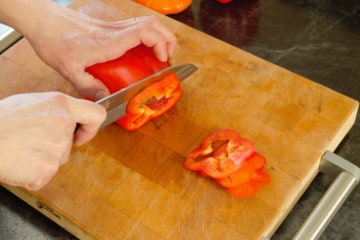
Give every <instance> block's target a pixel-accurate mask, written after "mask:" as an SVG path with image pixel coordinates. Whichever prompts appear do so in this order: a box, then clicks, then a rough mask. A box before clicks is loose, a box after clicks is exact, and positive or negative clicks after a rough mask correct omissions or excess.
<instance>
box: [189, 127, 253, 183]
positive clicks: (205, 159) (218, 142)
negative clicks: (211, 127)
mask: <svg viewBox="0 0 360 240" xmlns="http://www.w3.org/2000/svg"><path fill="white" fill-rule="evenodd" d="M253 151H254V145H253V143H252V142H251V141H250V140H247V139H244V138H242V137H241V136H240V134H239V133H238V132H237V131H235V130H233V129H223V130H219V131H216V132H214V133H213V134H211V135H209V136H208V137H206V138H205V139H204V140H203V141H202V142H201V144H200V146H199V147H198V148H197V149H195V150H194V151H192V152H191V153H189V154H188V155H187V157H186V158H185V161H184V165H185V167H187V168H188V169H190V170H193V171H198V172H199V173H201V174H205V175H208V176H210V177H213V178H222V177H225V176H227V175H229V174H231V173H233V172H235V171H236V170H238V169H239V168H240V167H241V166H242V165H243V162H244V160H245V159H246V158H247V157H248V156H250V155H251V154H252V153H253Z"/></svg>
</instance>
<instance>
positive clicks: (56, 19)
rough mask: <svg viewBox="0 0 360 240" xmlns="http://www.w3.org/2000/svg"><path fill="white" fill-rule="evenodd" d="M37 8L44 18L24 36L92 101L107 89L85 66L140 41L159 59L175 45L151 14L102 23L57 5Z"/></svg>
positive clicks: (27, 29)
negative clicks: (44, 14) (43, 13)
mask: <svg viewBox="0 0 360 240" xmlns="http://www.w3.org/2000/svg"><path fill="white" fill-rule="evenodd" d="M41 11H42V12H44V11H46V12H47V14H46V20H45V19H42V20H39V21H35V22H36V24H37V26H36V29H32V28H26V29H24V31H23V33H24V35H25V37H27V39H28V40H29V41H30V43H31V45H32V46H33V48H34V49H35V51H36V53H37V54H38V55H39V56H40V57H41V58H42V59H43V60H44V61H45V62H46V63H47V64H48V65H49V66H51V67H52V68H54V69H56V70H57V71H58V72H59V73H61V74H62V75H63V76H64V77H65V78H66V79H67V80H68V81H70V82H71V83H72V84H73V86H74V87H75V88H76V89H77V91H78V92H79V93H80V94H82V95H83V96H87V97H89V98H91V99H93V100H98V99H100V98H102V97H105V96H106V95H108V94H109V92H108V89H107V88H106V87H105V86H104V84H103V83H101V82H100V81H98V80H96V79H94V78H93V77H92V76H91V75H90V74H88V73H87V72H85V68H86V67H88V66H90V65H93V64H95V63H100V62H105V61H108V60H112V59H115V58H118V57H120V56H121V55H123V54H124V53H125V52H126V51H127V50H129V49H131V48H133V47H135V46H137V45H139V44H141V43H142V44H144V45H146V46H148V47H152V48H153V50H154V53H155V54H156V56H157V57H158V59H159V60H161V61H167V60H168V59H169V58H171V56H172V54H173V51H174V48H175V44H176V38H175V36H174V35H173V33H171V32H170V31H169V30H168V29H167V28H166V27H165V26H164V25H163V24H161V23H160V21H159V20H158V19H157V18H155V17H139V18H132V19H129V20H126V21H118V22H105V21H101V20H97V19H94V18H91V17H89V16H86V15H83V14H81V13H77V12H75V11H72V10H70V9H67V8H64V7H61V6H59V5H57V4H48V5H47V8H46V9H41ZM41 17H43V16H41ZM39 24H40V26H39ZM39 29H41V31H39Z"/></svg>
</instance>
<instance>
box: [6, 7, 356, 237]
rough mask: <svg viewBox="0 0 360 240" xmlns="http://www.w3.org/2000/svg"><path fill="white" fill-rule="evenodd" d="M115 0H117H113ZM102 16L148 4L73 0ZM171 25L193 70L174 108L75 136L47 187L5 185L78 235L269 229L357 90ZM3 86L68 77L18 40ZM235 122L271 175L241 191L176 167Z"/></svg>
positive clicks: (64, 85)
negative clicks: (129, 125)
mask: <svg viewBox="0 0 360 240" xmlns="http://www.w3.org/2000/svg"><path fill="white" fill-rule="evenodd" d="M120 2H121V3H120ZM70 7H71V8H73V9H75V10H77V11H81V12H83V13H86V14H89V15H91V16H95V17H98V18H102V19H106V20H119V19H124V18H127V17H128V16H141V15H150V14H155V13H153V12H151V11H150V10H148V9H145V8H143V7H141V6H139V5H137V4H135V3H133V2H132V1H115V0H106V1H105V0H103V2H100V1H97V0H95V1H86V0H78V1H74V3H73V4H72V5H71V6H70ZM159 17H160V18H161V20H162V21H163V22H164V23H165V24H167V25H168V27H170V28H171V29H172V30H173V31H174V32H175V33H176V36H177V37H178V46H177V48H176V52H175V56H174V58H173V59H172V63H173V64H177V63H188V62H189V63H193V64H195V65H197V66H198V67H199V70H198V71H197V72H196V73H195V74H193V75H192V76H190V77H189V78H188V79H186V80H185V81H184V82H183V83H182V84H181V85H182V89H183V97H182V99H181V100H180V102H179V103H178V104H177V105H176V107H175V108H173V109H172V110H171V111H170V112H168V113H166V114H165V115H164V116H162V117H160V118H158V119H156V120H154V121H152V122H151V123H148V124H147V125H146V126H145V127H143V128H142V129H141V130H139V131H136V132H127V131H125V130H123V129H121V128H120V127H118V126H116V125H111V126H109V127H107V128H105V129H103V130H101V131H100V132H99V133H98V135H97V136H96V137H95V139H93V140H92V141H91V142H90V143H88V144H86V145H84V146H82V147H80V148H74V149H73V152H72V155H71V160H70V161H69V163H68V164H66V165H65V166H63V167H62V168H61V169H60V171H59V173H58V174H57V175H56V176H55V178H54V179H53V180H52V181H51V182H50V183H49V184H48V185H47V186H45V187H44V188H43V189H42V190H40V191H37V192H28V191H25V190H23V189H19V188H14V187H9V186H5V187H7V188H8V189H9V190H10V191H12V192H14V193H15V194H16V195H18V196H19V197H20V198H22V199H23V200H25V201H26V202H28V203H29V204H31V205H32V206H33V207H35V208H36V209H38V210H39V211H41V212H42V213H44V214H45V215H46V216H48V217H49V218H50V219H52V220H53V221H55V222H57V223H58V224H60V225H61V226H62V227H64V228H65V229H67V230H68V231H69V232H71V233H73V234H74V235H75V236H77V237H79V238H81V239H87V238H88V239H260V238H261V236H267V237H270V236H271V235H272V234H273V232H274V231H275V230H276V228H277V227H278V226H279V224H280V223H281V222H282V220H283V219H284V218H285V217H286V215H287V213H288V212H289V211H290V210H291V208H292V207H293V206H294V204H295V203H296V201H297V200H298V199H299V197H300V196H301V194H302V193H303V192H304V190H305V189H306V188H307V186H308V185H309V184H310V183H311V181H312V180H313V178H314V177H315V176H316V174H317V173H318V170H319V161H320V158H321V156H322V154H323V153H324V152H325V151H326V150H334V149H335V148H336V147H337V145H338V144H339V143H340V142H341V140H342V139H343V137H344V136H345V135H346V133H347V132H348V131H349V129H350V128H351V126H352V124H353V123H354V121H355V117H356V113H357V109H358V102H357V101H355V100H353V99H351V98H349V97H346V96H344V95H341V94H339V93H337V92H335V91H333V90H331V89H328V88H326V87H324V86H321V85H319V84H316V83H314V82H312V81H310V80H308V79H305V78H303V77H301V76H299V75H296V74H294V73H291V72H289V71H287V70H286V69H283V68H280V67H278V66H276V65H274V64H272V63H269V62H267V61H265V60H262V59H260V58H258V57H256V56H253V55H251V54H249V53H247V52H244V51H242V50H240V49H238V48H235V47H233V46H230V45H228V44H226V43H224V42H221V41H219V40H217V39H214V38H212V37H210V36H208V35H206V34H204V33H201V32H199V31H196V30H194V29H192V28H190V27H187V26H185V25H183V24H181V23H179V22H176V21H174V20H172V19H170V18H167V17H165V16H160V15H159ZM0 66H1V71H0V97H5V96H8V95H12V94H15V93H20V92H35V91H51V90H57V91H63V92H66V93H68V94H71V95H75V96H77V94H76V92H75V91H74V89H73V88H72V86H71V85H70V84H69V83H68V82H67V81H65V80H64V79H63V78H62V77H61V76H60V75H59V74H58V73H56V72H55V71H54V70H52V69H50V68H49V67H47V66H46V65H45V64H44V63H43V62H41V60H40V59H39V58H38V57H37V56H36V54H35V53H34V52H33V50H32V49H31V47H30V45H29V44H28V42H27V41H26V40H21V41H20V42H18V43H17V44H16V45H15V46H13V47H12V48H10V49H9V50H8V51H7V52H5V53H4V54H3V55H0ZM222 128H234V129H237V130H238V131H239V132H240V133H241V134H242V136H243V137H246V138H249V139H251V140H253V141H254V143H255V146H256V150H257V151H258V152H260V153H261V154H263V155H264V156H265V157H266V158H267V160H268V163H267V165H266V171H267V172H268V173H269V174H270V176H271V179H272V182H271V184H270V185H269V186H266V187H263V188H261V189H260V191H259V192H258V194H257V195H256V196H255V197H252V198H250V199H236V198H234V197H232V196H230V195H228V194H227V193H226V192H225V191H224V189H223V188H221V187H219V186H218V185H217V184H216V183H215V182H214V181H212V180H211V179H208V178H205V177H202V176H200V175H197V174H195V173H193V172H190V171H188V170H187V169H185V168H184V167H183V165H182V164H183V160H184V156H185V155H186V154H187V153H188V152H189V151H191V150H192V149H193V148H195V147H196V146H197V145H198V144H199V142H200V141H201V140H202V138H203V137H205V136H206V135H207V134H209V133H211V132H213V131H214V130H217V129H222Z"/></svg>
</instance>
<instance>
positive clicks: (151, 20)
mask: <svg viewBox="0 0 360 240" xmlns="http://www.w3.org/2000/svg"><path fill="white" fill-rule="evenodd" d="M111 35H112V39H116V40H115V41H113V44H112V46H111V48H112V49H113V50H115V49H116V50H115V51H113V52H119V53H123V52H124V50H126V49H131V48H133V47H136V46H137V45H139V44H141V43H142V44H144V45H146V46H148V47H151V48H153V50H154V53H155V55H156V57H157V58H158V59H159V60H160V61H167V60H168V59H169V58H170V57H171V56H172V53H173V51H174V49H175V45H176V38H175V36H174V34H173V33H172V32H170V31H169V30H168V29H167V28H166V27H165V26H164V25H162V24H161V23H160V22H159V21H158V20H157V18H155V17H143V18H141V19H140V20H136V24H135V23H134V24H131V25H129V27H128V28H126V29H120V30H119V31H117V32H114V31H113V32H111ZM118 40H119V41H120V40H121V42H122V43H123V44H122V45H121V46H119V44H118Z"/></svg>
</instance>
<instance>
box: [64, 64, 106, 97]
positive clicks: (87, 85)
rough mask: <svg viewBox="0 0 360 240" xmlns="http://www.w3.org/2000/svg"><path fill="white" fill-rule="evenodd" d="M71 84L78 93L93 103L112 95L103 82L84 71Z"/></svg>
mask: <svg viewBox="0 0 360 240" xmlns="http://www.w3.org/2000/svg"><path fill="white" fill-rule="evenodd" d="M70 82H71V84H72V85H73V86H74V87H75V89H76V91H77V92H78V93H80V94H81V95H82V96H84V97H86V98H89V99H91V100H93V101H96V100H99V99H101V98H104V97H106V96H108V95H109V94H110V92H109V89H108V88H107V87H106V86H105V84H104V83H103V82H101V81H100V80H98V79H96V78H94V77H93V76H92V75H91V74H90V73H87V72H84V71H82V72H80V73H77V74H76V76H74V78H72V79H71V80H70Z"/></svg>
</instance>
